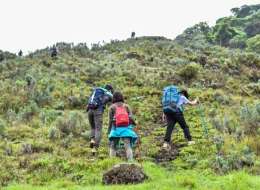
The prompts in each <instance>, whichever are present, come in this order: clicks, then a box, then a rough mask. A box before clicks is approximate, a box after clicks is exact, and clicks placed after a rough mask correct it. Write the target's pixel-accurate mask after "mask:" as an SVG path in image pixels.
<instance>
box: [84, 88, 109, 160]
mask: <svg viewBox="0 0 260 190" xmlns="http://www.w3.org/2000/svg"><path fill="white" fill-rule="evenodd" d="M112 93H113V87H112V86H111V85H109V84H107V85H106V86H105V87H104V88H102V87H98V88H95V89H94V90H93V92H92V94H91V96H90V97H89V100H88V104H87V112H88V120H89V124H90V126H91V134H90V138H91V141H90V148H92V149H91V152H92V154H93V155H95V154H96V153H97V150H98V148H99V145H100V142H101V137H102V126H103V113H104V110H105V108H106V105H107V104H108V103H110V102H111V101H112V97H113V95H112Z"/></svg>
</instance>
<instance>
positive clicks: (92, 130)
mask: <svg viewBox="0 0 260 190" xmlns="http://www.w3.org/2000/svg"><path fill="white" fill-rule="evenodd" d="M88 121H89V125H90V138H91V139H94V138H95V122H94V114H93V110H89V111H88Z"/></svg>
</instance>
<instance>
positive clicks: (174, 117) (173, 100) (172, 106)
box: [162, 86, 198, 149]
mask: <svg viewBox="0 0 260 190" xmlns="http://www.w3.org/2000/svg"><path fill="white" fill-rule="evenodd" d="M188 98H189V95H188V92H187V90H181V91H179V89H178V87H176V86H168V87H165V88H164V90H163V98H162V106H163V114H164V115H163V117H164V118H165V117H166V121H167V130H166V134H165V137H164V144H163V148H166V149H167V148H169V143H170V141H171V135H172V131H173V129H174V126H175V124H176V123H179V125H180V126H181V128H182V130H183V132H184V136H185V138H186V139H187V140H188V145H192V144H195V142H194V141H192V138H191V135H190V130H189V127H188V125H187V124H186V121H185V118H184V115H183V111H184V107H183V106H184V105H186V104H190V105H196V104H197V103H198V100H197V99H196V100H194V101H190V100H189V99H188Z"/></svg>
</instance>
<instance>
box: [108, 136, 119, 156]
mask: <svg viewBox="0 0 260 190" xmlns="http://www.w3.org/2000/svg"><path fill="white" fill-rule="evenodd" d="M118 141H119V139H117V138H113V139H112V140H111V141H110V149H109V156H110V157H111V158H112V157H116V147H117V144H118Z"/></svg>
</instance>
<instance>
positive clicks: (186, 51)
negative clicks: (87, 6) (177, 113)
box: [0, 5, 260, 189]
mask: <svg viewBox="0 0 260 190" xmlns="http://www.w3.org/2000/svg"><path fill="white" fill-rule="evenodd" d="M232 12H234V16H231V17H227V18H222V19H219V20H218V21H217V24H216V25H215V26H214V27H212V28H210V27H208V26H207V25H206V24H205V23H200V24H198V25H195V26H194V27H191V28H188V29H187V30H185V31H184V33H183V34H182V35H180V36H178V37H177V38H176V40H169V39H166V38H164V37H140V38H131V39H127V40H125V41H111V42H110V43H106V44H103V45H100V44H94V45H92V47H91V48H88V47H87V46H86V44H78V45H73V44H67V43H58V44H56V46H57V48H58V50H59V55H58V57H57V58H54V59H52V58H50V55H49V48H46V49H43V50H38V51H36V52H34V53H31V54H30V55H28V56H26V57H15V56H11V57H7V56H6V55H7V52H5V54H4V55H5V56H3V57H4V58H3V59H2V60H1V62H0V73H1V75H0V79H1V80H0V94H1V95H0V171H1V172H0V187H1V186H7V185H10V184H14V183H19V184H30V185H25V186H20V185H17V186H16V185H11V186H9V187H7V189H22V188H26V189H30V188H31V189H35V187H32V185H50V184H51V185H50V186H49V187H50V189H57V188H66V187H67V188H68V187H71V188H72V187H73V188H74V189H83V186H91V185H97V187H96V189H103V188H104V189H106V188H105V187H103V186H101V176H102V172H103V171H105V170H107V169H108V168H110V167H111V166H112V165H113V164H115V163H118V162H121V161H122V160H119V159H109V158H108V151H107V149H108V140H107V138H106V134H105V133H106V128H107V117H106V116H107V114H105V124H104V135H103V141H102V146H101V149H100V153H99V156H98V158H99V159H97V160H94V161H93V160H92V159H91V158H92V157H91V154H90V149H89V148H88V141H89V136H88V135H89V125H88V122H87V117H86V112H85V103H86V100H87V97H88V95H89V94H90V92H91V89H92V87H94V86H100V85H104V84H107V83H110V84H112V85H113V86H115V88H116V89H119V90H121V91H122V92H123V93H124V95H125V96H126V99H127V103H128V104H129V105H130V106H131V107H132V108H133V112H134V114H135V116H136V119H137V121H138V124H139V126H140V128H141V129H140V130H139V134H140V135H141V139H142V144H141V150H142V151H141V157H140V156H138V159H139V161H140V162H141V164H143V166H144V168H145V171H146V172H147V174H148V176H149V177H150V179H149V180H147V182H146V183H144V184H142V185H138V186H128V187H126V186H118V189H152V188H153V189H156V188H157V189H169V188H172V187H176V188H179V189H248V188H251V189H259V187H260V183H259V182H258V181H259V177H257V175H259V174H260V141H259V138H260V101H259V96H260V54H259V53H260V52H259V43H260V39H259V35H260V31H259V27H258V26H259V23H260V11H259V5H255V6H243V7H241V8H238V9H232ZM230 47H231V48H230ZM8 55H9V54H8ZM10 55H12V54H10ZM168 84H177V85H179V86H181V87H185V88H188V89H189V91H190V93H191V97H192V98H195V97H199V99H200V105H199V106H197V107H191V108H187V109H186V110H185V114H186V118H187V121H188V123H189V125H190V129H191V133H192V135H193V137H194V140H195V141H196V144H195V145H194V146H187V143H186V141H185V140H184V138H183V135H182V131H181V130H180V129H179V127H177V129H178V130H176V131H175V132H174V136H173V141H174V143H175V144H176V145H177V147H178V148H179V150H178V151H179V155H178V157H177V158H176V159H174V160H168V161H165V162H162V163H157V161H158V160H157V159H156V158H157V157H158V154H159V152H160V149H161V145H162V142H163V135H164V131H165V128H163V127H162V126H164V125H165V124H164V123H163V122H162V121H161V105H160V99H161V90H162V88H163V87H164V86H166V85H168ZM155 163H157V164H155ZM238 170H242V171H238ZM221 175H226V176H221ZM223 184H224V185H223ZM110 188H111V189H112V188H114V187H109V188H107V189H110ZM39 189H41V188H40V187H39ZM91 189H93V188H91Z"/></svg>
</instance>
